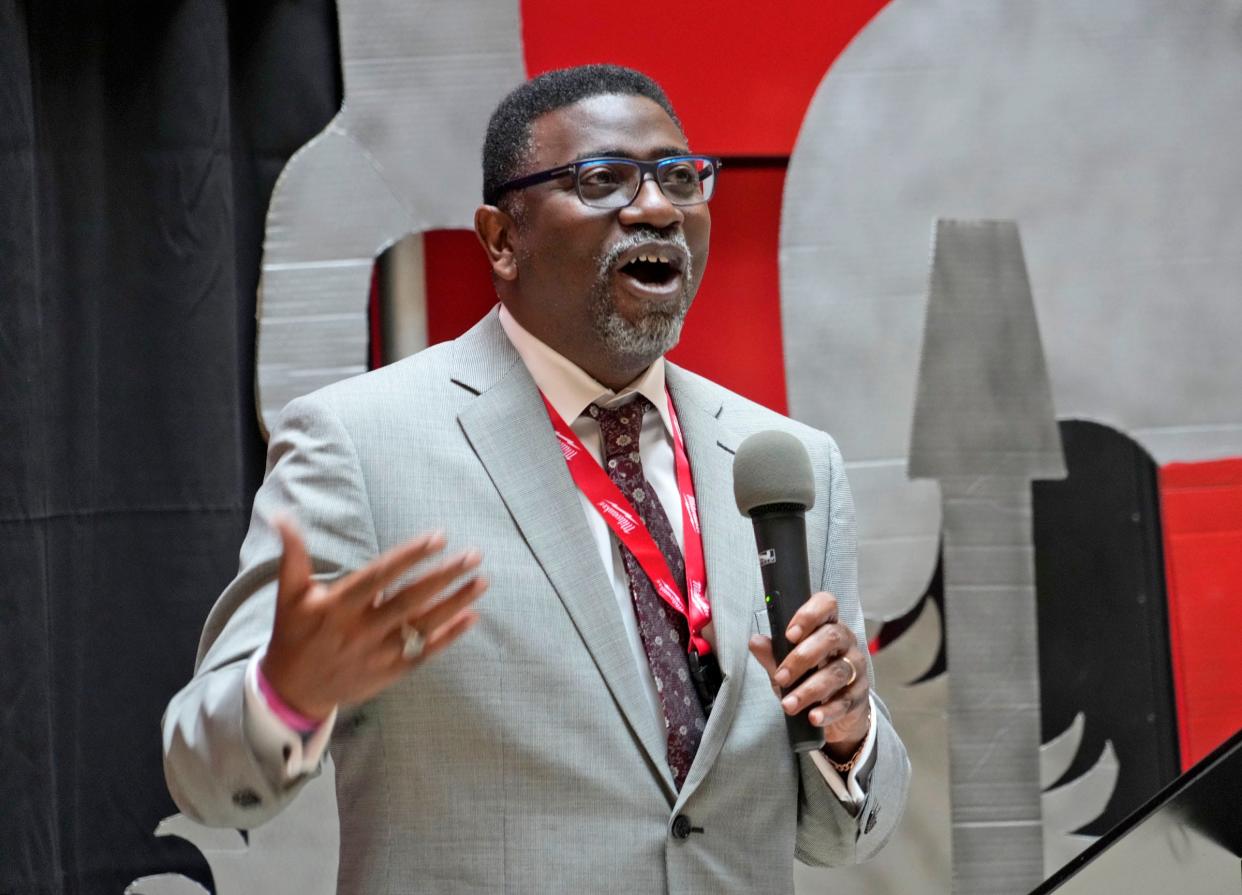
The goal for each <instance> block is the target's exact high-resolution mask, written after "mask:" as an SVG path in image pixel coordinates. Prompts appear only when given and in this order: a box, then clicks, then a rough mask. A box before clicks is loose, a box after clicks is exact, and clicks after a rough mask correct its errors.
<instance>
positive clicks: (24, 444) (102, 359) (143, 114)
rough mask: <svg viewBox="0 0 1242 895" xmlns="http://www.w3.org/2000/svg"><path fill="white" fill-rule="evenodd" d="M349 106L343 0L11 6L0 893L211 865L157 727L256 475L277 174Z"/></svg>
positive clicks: (1, 378) (225, 568) (184, 668)
mask: <svg viewBox="0 0 1242 895" xmlns="http://www.w3.org/2000/svg"><path fill="white" fill-rule="evenodd" d="M339 102H340V74H339V61H338V53H337V47H336V23H335V12H334V9H333V7H332V5H331V3H330V2H329V0H283V2H275V0H273V2H258V3H242V2H237V3H235V4H234V3H227V2H224V0H184V2H178V3H141V4H138V3H103V2H93V3H91V2H88V3H80V2H75V3H55V2H53V3H46V2H32V3H16V2H13V0H0V569H2V570H3V573H4V593H3V597H0V663H2V664H0V895H19V893H20V895H31V893H53V892H55V893H62V892H66V893H78V892H81V893H90V895H94V893H119V892H121V891H123V889H124V887H125V885H126V884H127V883H128V882H130V881H131V880H133V879H134V878H135V877H138V876H142V875H146V874H151V873H161V872H172V871H178V872H186V873H188V874H190V875H192V876H194V877H196V878H198V879H200V880H202V881H203V882H208V883H209V882H210V878H209V875H208V873H207V869H206V865H205V864H204V863H203V862H202V861H201V859H200V858H199V856H198V854H197V852H196V851H195V850H194V848H193V847H192V846H190V845H188V844H186V843H182V842H180V841H179V840H176V839H156V838H154V837H153V836H152V831H153V830H154V828H155V826H156V824H157V823H158V822H159V820H160V819H161V818H163V817H165V816H167V815H169V814H171V813H173V812H174V811H175V810H176V809H175V807H174V806H173V804H172V801H171V799H169V797H168V795H167V792H166V790H165V787H164V781H163V772H162V765H161V754H160V753H161V750H160V735H159V719H160V715H161V713H162V711H163V708H164V705H165V704H166V702H167V700H168V697H169V696H170V695H171V694H172V693H173V692H174V691H175V690H176V689H177V688H178V687H180V686H181V685H182V684H183V683H184V682H185V681H186V680H187V679H188V676H189V674H190V672H191V669H192V664H193V659H194V652H195V647H196V644H197V640H198V634H199V630H200V628H201V626H202V622H203V619H204V618H205V616H206V613H207V610H208V608H209V607H210V605H211V603H212V602H213V601H214V599H215V597H216V595H217V594H218V593H219V591H220V589H221V588H222V587H223V586H224V584H225V583H227V581H228V579H229V578H230V577H231V576H232V574H233V573H234V571H235V570H236V563H237V548H238V546H239V544H240V541H241V537H242V534H243V533H244V531H245V527H246V524H247V521H248V518H249V510H250V501H251V498H252V495H253V492H254V489H255V487H256V486H257V484H258V480H259V477H260V476H261V474H262V469H263V455H264V447H263V443H262V440H261V439H260V437H259V433H258V427H257V424H256V422H255V411H254V399H253V395H254V378H253V366H254V301H255V288H256V283H257V280H258V266H259V259H260V252H261V245H262V235H263V219H264V215H265V212H266V207H267V201H268V198H269V195H270V193H271V189H272V186H273V184H274V182H275V179H276V176H277V174H278V173H279V172H280V170H281V168H282V167H283V166H284V163H285V161H286V160H287V159H288V157H289V155H291V154H292V153H293V152H294V151H295V150H296V149H297V148H298V147H299V146H301V145H302V144H303V143H304V142H305V141H306V140H308V139H309V138H310V137H312V136H313V135H314V134H315V133H316V132H317V131H319V130H320V129H321V128H322V127H323V126H324V125H325V124H326V123H327V121H328V120H329V119H330V117H331V116H332V114H334V112H335V110H336V108H337V107H338V105H339Z"/></svg>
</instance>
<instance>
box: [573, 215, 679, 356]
mask: <svg viewBox="0 0 1242 895" xmlns="http://www.w3.org/2000/svg"><path fill="white" fill-rule="evenodd" d="M651 239H652V237H651V235H650V234H637V233H636V234H634V235H632V236H630V237H627V238H626V239H623V240H622V241H621V242H620V243H618V244H617V245H614V246H613V247H612V248H611V249H609V251H608V252H607V253H606V254H604V255H601V256H600V259H599V269H598V272H597V275H596V278H595V285H594V287H593V288H592V289H591V298H590V313H591V325H592V326H593V327H594V329H595V334H596V335H597V336H598V337H599V339H600V342H601V343H602V344H603V345H604V347H605V348H606V349H607V350H608V351H609V352H611V353H612V355H613V356H614V357H615V358H616V359H618V360H624V361H630V362H633V361H642V362H643V363H651V362H652V361H654V360H655V359H656V358H657V357H660V356H661V355H662V354H664V353H665V352H666V351H668V350H669V349H670V348H672V347H673V346H674V345H676V344H677V340H678V339H680V338H681V327H682V324H683V323H685V320H686V314H687V313H688V312H689V310H690V303H691V302H692V301H693V300H694V284H693V283H692V282H691V271H692V270H693V265H692V264H691V263H690V262H691V259H690V247H689V246H688V245H687V244H686V239H685V237H684V236H682V235H681V234H680V233H678V234H677V235H676V236H674V237H672V238H668V237H665V238H663V239H659V240H657V242H664V243H666V244H669V245H675V246H677V247H678V248H680V249H681V250H682V251H683V252H685V253H686V259H687V260H686V266H685V270H683V271H682V277H681V294H680V295H679V296H678V298H679V300H678V302H677V304H676V306H675V307H674V308H673V309H672V310H669V311H664V310H652V311H649V312H648V313H646V314H644V315H643V316H642V317H641V318H640V319H639V320H638V321H637V322H631V321H629V320H627V319H626V318H624V317H622V316H621V315H620V314H619V313H618V312H617V309H616V308H615V307H614V306H613V303H612V284H611V279H612V270H613V267H614V266H615V265H616V263H617V261H618V260H619V259H620V257H621V256H622V255H623V254H624V253H625V252H628V251H629V250H630V249H632V248H634V247H635V246H637V245H641V244H642V243H645V242H650V241H651Z"/></svg>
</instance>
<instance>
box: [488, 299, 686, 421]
mask: <svg viewBox="0 0 1242 895" xmlns="http://www.w3.org/2000/svg"><path fill="white" fill-rule="evenodd" d="M500 325H501V327H503V329H504V331H505V335H506V336H508V337H509V341H510V342H512V343H513V347H514V348H515V349H517V353H518V356H519V357H521V358H522V363H524V364H525V365H526V369H527V370H528V371H529V372H530V376H531V378H532V379H534V380H535V385H536V386H537V387H538V388H539V390H540V391H541V392H543V395H544V397H545V398H547V399H548V403H549V404H551V405H552V407H553V409H555V410H556V412H557V413H559V414H560V415H561V419H563V420H564V421H565V422H566V423H569V424H570V425H572V424H573V422H574V420H576V419H577V418H578V417H579V416H581V415H582V413H583V411H585V410H586V409H587V407H589V406H590V405H591V404H600V405H602V406H610V405H611V406H615V405H618V404H624V403H625V402H626V401H629V400H631V399H632V398H633V397H634V395H635V394H639V395H642V396H643V397H644V398H646V399H647V400H648V401H650V402H651V403H652V405H653V406H654V407H655V409H656V410H657V411H658V412H659V414H660V422H661V423H663V424H664V430H665V432H672V427H671V425H670V422H669V418H668V399H667V398H666V397H665V391H664V358H663V357H658V358H656V359H655V360H654V361H653V362H652V363H651V366H649V367H648V368H647V369H646V370H644V371H643V372H642V373H641V374H639V376H638V378H637V379H635V380H634V381H633V382H631V383H630V384H629V385H627V386H625V387H624V388H623V389H621V390H620V391H617V392H614V391H612V389H610V388H608V387H607V386H605V385H602V384H601V383H599V382H597V381H596V380H595V379H594V378H593V377H592V376H591V374H589V373H587V372H586V371H585V370H583V369H582V368H581V367H579V366H577V365H576V364H574V363H573V362H572V361H571V360H569V359H568V358H566V357H565V356H564V355H563V354H559V353H558V352H556V351H554V350H553V349H551V348H549V347H548V346H547V345H545V344H544V343H543V342H541V341H540V340H539V339H537V338H536V337H535V336H533V335H531V334H530V333H529V332H528V331H527V330H526V329H525V328H524V327H523V326H522V324H520V323H518V322H517V320H516V319H515V318H514V317H513V315H512V314H510V313H509V309H508V308H506V307H505V306H504V305H501V306H500Z"/></svg>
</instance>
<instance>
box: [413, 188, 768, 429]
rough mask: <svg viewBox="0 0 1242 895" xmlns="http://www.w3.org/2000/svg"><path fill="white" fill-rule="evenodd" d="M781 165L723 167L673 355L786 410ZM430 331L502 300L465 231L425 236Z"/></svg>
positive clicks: (442, 332) (443, 331)
mask: <svg viewBox="0 0 1242 895" xmlns="http://www.w3.org/2000/svg"><path fill="white" fill-rule="evenodd" d="M784 182H785V169H784V168H782V167H773V168H739V169H735V170H729V169H728V167H727V164H726V168H725V170H724V171H723V172H722V176H721V182H720V189H719V191H718V192H717V193H716V195H715V196H714V197H713V198H712V206H711V209H712V241H711V255H710V260H709V261H708V264H707V273H706V274H705V275H704V277H703V284H702V286H701V287H700V288H699V292H698V296H697V297H696V298H695V302H694V307H693V308H691V310H690V316H689V317H688V318H687V320H686V328H685V330H684V331H683V333H682V340H681V343H680V344H679V345H678V346H677V347H676V348H675V349H673V351H672V352H671V353H670V354H669V358H670V359H671V360H673V361H675V362H677V363H679V364H681V365H683V366H685V367H689V368H690V369H691V370H694V371H695V372H696V373H701V374H702V375H704V376H706V377H707V378H709V379H711V380H713V381H715V382H718V383H720V384H721V385H723V386H725V387H727V388H731V389H733V390H734V391H736V392H738V393H740V394H743V395H745V396H747V397H748V398H751V399H753V400H755V401H759V402H760V403H762V404H766V405H767V406H769V407H772V408H774V409H775V410H779V411H781V412H784V410H785V406H786V402H785V364H784V358H783V355H782V353H781V329H780V326H781V318H780V289H779V285H778V282H779V281H778V270H777V248H778V242H779V239H780V205H781V190H782V187H783V185H784ZM423 239H424V242H423V247H424V256H423V257H424V259H425V265H426V283H427V334H428V340H429V341H430V342H431V343H432V344H434V343H436V342H442V341H444V340H445V339H452V338H455V337H456V336H458V335H460V334H461V333H463V332H465V331H466V330H467V329H469V328H470V327H471V326H473V325H474V323H475V322H476V321H477V320H478V319H479V318H480V317H482V316H483V315H484V314H485V313H487V311H488V309H489V308H491V306H492V305H493V304H495V303H496V293H495V292H494V291H493V289H492V282H491V276H490V274H489V272H488V267H487V261H486V258H485V257H484V255H483V249H482V248H480V247H479V243H478V240H477V239H475V236H474V233H473V232H472V231H469V230H436V231H431V232H428V233H425V234H423Z"/></svg>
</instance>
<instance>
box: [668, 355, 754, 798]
mask: <svg viewBox="0 0 1242 895" xmlns="http://www.w3.org/2000/svg"><path fill="white" fill-rule="evenodd" d="M667 381H668V386H669V391H670V393H671V394H672V396H673V404H674V406H675V407H676V408H677V419H678V421H679V422H680V423H681V428H682V434H683V435H684V437H685V440H686V453H687V455H688V456H689V458H690V469H691V475H692V477H693V479H694V493H695V498H696V500H697V501H698V507H699V519H700V523H701V526H702V530H703V555H704V559H705V561H706V565H707V593H708V598H709V599H710V601H711V605H712V627H713V630H714V632H715V635H716V636H715V642H716V653H717V658H718V660H719V661H720V667H721V671H722V672H723V676H724V682H723V684H722V685H721V688H720V693H719V695H718V696H717V698H716V703H715V705H714V707H713V708H712V714H711V717H710V718H709V719H708V722H707V728H706V730H704V732H703V740H702V742H701V743H700V744H699V751H698V754H697V755H696V756H695V759H694V764H693V765H692V766H691V768H690V774H689V776H688V777H687V778H686V783H685V786H683V787H682V791H681V794H680V795H681V798H680V799H679V802H681V801H684V800H685V798H686V797H687V796H688V795H689V794H690V793H692V792H693V791H694V789H695V788H696V787H697V786H698V784H699V783H700V782H702V780H703V778H704V777H705V776H706V774H707V772H708V770H709V769H710V768H711V766H712V763H713V762H715V760H716V756H717V755H718V754H719V753H720V748H721V746H722V745H723V744H724V740H725V737H726V735H727V734H728V731H729V725H730V724H731V723H732V721H733V716H734V715H735V714H736V712H737V706H738V702H739V700H740V697H741V693H742V687H743V678H744V675H745V672H746V667H747V662H748V661H749V659H750V652H749V650H748V649H747V645H746V644H747V641H748V640H749V639H750V635H751V633H752V624H753V620H752V615H753V612H754V599H755V591H754V588H753V587H752V586H751V582H752V581H753V580H754V579H755V578H756V577H757V571H758V568H759V566H758V560H757V559H756V557H755V538H754V533H753V530H752V528H751V525H750V522H749V521H748V520H747V519H746V518H745V517H743V516H742V515H741V514H740V513H739V512H738V509H737V502H736V500H735V499H734V497H733V454H734V452H735V451H736V450H737V439H736V437H735V436H734V435H733V434H732V433H731V432H729V430H728V429H727V428H726V427H725V426H724V425H723V424H722V423H721V421H720V419H719V416H720V414H721V410H722V408H721V405H720V402H719V401H718V400H717V401H715V402H714V403H713V402H707V401H705V400H704V398H705V397H706V396H705V395H704V394H703V389H702V388H701V387H700V386H697V385H696V384H695V382H694V380H693V379H692V378H691V377H690V376H688V375H687V374H686V373H685V372H684V371H682V370H680V369H679V368H677V367H675V366H673V365H671V364H670V365H668V367H667Z"/></svg>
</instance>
